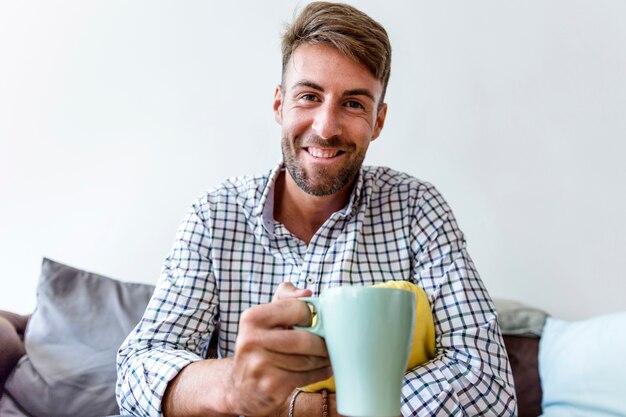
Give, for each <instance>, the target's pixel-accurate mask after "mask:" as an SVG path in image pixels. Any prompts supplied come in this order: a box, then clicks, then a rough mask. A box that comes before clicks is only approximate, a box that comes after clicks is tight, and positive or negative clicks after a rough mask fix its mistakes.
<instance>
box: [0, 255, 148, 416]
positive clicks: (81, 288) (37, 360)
mask: <svg viewBox="0 0 626 417" xmlns="http://www.w3.org/2000/svg"><path fill="white" fill-rule="evenodd" d="M153 291H154V287H153V286H152V285H147V284H134V283H128V282H120V281H116V280H113V279H110V278H107V277H104V276H101V275H98V274H94V273H90V272H86V271H82V270H79V269H76V268H72V267H69V266H66V265H63V264H60V263H58V262H54V261H52V260H49V259H44V260H43V265H42V272H41V278H40V282H39V286H38V288H37V308H36V309H35V312H34V313H33V315H32V317H31V319H30V321H29V323H28V327H27V328H26V333H25V344H26V354H27V358H26V359H25V360H23V361H21V362H20V364H19V366H18V368H17V369H16V371H15V372H14V373H13V374H12V375H11V377H10V378H9V380H8V381H7V383H6V386H5V389H6V390H7V391H8V392H9V393H10V395H11V397H12V398H13V399H14V400H15V401H16V402H17V403H18V404H19V405H20V406H21V407H23V408H24V409H25V410H26V411H27V412H28V413H30V414H32V415H33V416H34V417H39V416H41V417H56V416H59V417H60V416H63V417H73V416H81V417H89V416H103V415H108V414H116V413H118V412H119V410H118V408H117V404H116V402H115V381H116V369H115V359H116V354H117V349H118V348H119V346H120V345H121V343H122V342H123V340H124V339H125V337H126V336H127V335H128V334H129V333H130V331H131V330H132V328H133V327H134V326H135V324H136V323H137V322H138V321H139V319H140V318H141V316H142V314H143V311H144V309H145V307H146V305H147V303H148V301H149V299H150V297H151V295H152V292H153Z"/></svg>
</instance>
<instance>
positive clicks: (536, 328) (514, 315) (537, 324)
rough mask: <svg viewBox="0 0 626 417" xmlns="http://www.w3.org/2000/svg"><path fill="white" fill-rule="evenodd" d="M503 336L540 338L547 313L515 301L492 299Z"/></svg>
mask: <svg viewBox="0 0 626 417" xmlns="http://www.w3.org/2000/svg"><path fill="white" fill-rule="evenodd" d="M493 301H494V304H495V307H496V311H497V313H498V324H500V330H502V334H503V335H515V336H541V331H542V330H543V326H544V324H545V322H546V318H547V317H548V313H546V312H545V311H543V310H540V309H538V308H535V307H530V306H528V305H526V304H522V303H518V302H517V301H511V300H505V299H494V300H493Z"/></svg>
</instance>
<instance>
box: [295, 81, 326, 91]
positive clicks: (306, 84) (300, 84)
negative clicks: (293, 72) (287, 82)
mask: <svg viewBox="0 0 626 417" xmlns="http://www.w3.org/2000/svg"><path fill="white" fill-rule="evenodd" d="M298 87H309V88H312V89H314V90H317V91H321V92H322V93H323V92H324V88H322V86H321V85H319V84H316V83H314V82H313V81H309V80H300V81H298V82H297V83H295V84H294V85H292V86H291V88H292V89H294V88H298Z"/></svg>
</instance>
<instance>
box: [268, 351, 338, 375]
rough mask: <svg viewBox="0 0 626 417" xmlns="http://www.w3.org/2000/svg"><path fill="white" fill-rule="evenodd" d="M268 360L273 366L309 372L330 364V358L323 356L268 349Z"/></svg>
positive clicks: (285, 369) (286, 369)
mask: <svg viewBox="0 0 626 417" xmlns="http://www.w3.org/2000/svg"><path fill="white" fill-rule="evenodd" d="M265 355H266V360H267V361H268V362H269V363H271V364H272V366H274V367H276V368H278V369H281V370H284V371H289V372H309V371H316V370H319V369H324V368H327V367H329V366H330V359H328V358H327V357H321V356H311V355H298V354H296V355H293V354H285V353H279V352H273V351H266V352H265Z"/></svg>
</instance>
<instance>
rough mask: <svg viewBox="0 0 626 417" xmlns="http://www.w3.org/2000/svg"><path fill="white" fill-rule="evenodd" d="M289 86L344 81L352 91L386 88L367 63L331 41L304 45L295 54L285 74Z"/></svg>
mask: <svg viewBox="0 0 626 417" xmlns="http://www.w3.org/2000/svg"><path fill="white" fill-rule="evenodd" d="M283 77H284V78H283V84H284V85H283V86H284V87H286V88H288V89H293V88H297V87H302V86H306V85H307V84H311V83H313V84H315V85H317V86H320V87H322V89H324V88H326V86H328V87H331V86H333V85H337V84H340V85H342V86H343V87H345V88H346V89H348V90H357V89H369V90H372V93H379V92H380V91H379V90H382V83H381V81H380V80H378V79H377V78H376V77H374V75H373V74H372V73H371V72H370V70H369V69H368V68H367V66H365V64H363V63H360V62H358V61H356V60H354V59H352V58H351V57H348V56H347V55H345V54H344V53H342V52H341V51H339V50H338V49H337V48H335V47H334V46H331V45H329V44H325V43H321V44H310V43H307V44H302V45H300V46H298V48H296V49H295V50H294V52H293V54H292V55H291V57H290V59H289V62H288V63H287V66H286V68H285V74H283Z"/></svg>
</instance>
